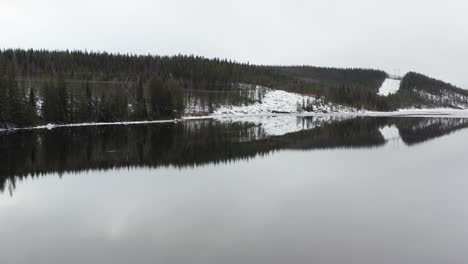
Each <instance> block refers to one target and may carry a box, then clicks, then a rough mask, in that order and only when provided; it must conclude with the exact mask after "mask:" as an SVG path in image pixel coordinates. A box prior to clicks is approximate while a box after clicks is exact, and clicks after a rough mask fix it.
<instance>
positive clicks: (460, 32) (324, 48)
mask: <svg viewBox="0 0 468 264" xmlns="http://www.w3.org/2000/svg"><path fill="white" fill-rule="evenodd" d="M467 10H468V3H467V2H466V0H444V1H441V0H440V1H433V0H429V1H427V0H426V1H423V0H413V1H410V0H392V1H378V0H354V1H351V0H347V1H346V0H312V1H300V0H287V1H280V0H236V1H223V0H164V1H162V0H132V1H128V0H79V1H78V0H73V1H65V0H43V1H37V0H0V12H1V15H0V25H1V27H0V36H1V38H0V47H1V48H36V49H38V48H41V49H42V48H45V49H81V50H83V49H87V50H95V51H112V52H122V53H127V52H129V53H138V54H147V53H152V54H160V55H171V54H178V53H182V54H197V55H203V56H206V57H221V58H230V59H235V60H237V61H249V62H251V63H256V64H309V65H316V66H334V67H369V68H378V69H383V70H386V71H387V72H389V73H393V72H394V71H395V69H400V71H401V72H405V71H407V70H413V71H418V72H421V73H425V74H427V75H430V76H433V77H437V78H440V79H443V80H445V81H448V82H451V83H454V84H456V85H459V86H462V87H464V88H467V89H468V74H466V73H467V70H466V69H467V68H468V67H467V65H468V62H467V60H468V18H467V17H466V15H467Z"/></svg>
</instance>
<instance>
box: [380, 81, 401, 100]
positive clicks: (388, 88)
mask: <svg viewBox="0 0 468 264" xmlns="http://www.w3.org/2000/svg"><path fill="white" fill-rule="evenodd" d="M400 83H401V81H400V80H398V79H390V78H387V79H385V81H384V82H383V83H382V86H381V87H380V88H379V93H378V95H382V96H389V95H391V94H395V93H397V92H398V90H399V89H400Z"/></svg>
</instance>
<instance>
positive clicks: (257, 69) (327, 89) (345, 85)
mask: <svg viewBox="0 0 468 264" xmlns="http://www.w3.org/2000/svg"><path fill="white" fill-rule="evenodd" d="M386 77H387V74H386V73H385V72H383V71H380V70H372V69H337V68H325V67H312V66H279V65H278V66H264V65H252V64H250V63H239V62H235V61H231V60H221V59H216V58H214V59H208V58H204V57H200V56H186V55H176V56H155V55H134V54H112V53H106V52H88V51H47V50H23V49H7V50H1V51H0V129H1V128H11V127H27V126H35V125H45V124H48V123H53V124H66V123H89V122H115V121H139V120H158V119H173V118H178V117H181V116H183V115H184V114H187V113H189V114H191V115H206V114H209V113H210V112H212V111H213V110H214V109H215V108H216V107H217V106H220V105H243V104H248V103H253V102H255V101H257V100H259V99H258V98H259V97H258V95H256V94H254V90H255V89H252V88H253V87H255V86H256V85H260V86H263V87H269V88H272V89H280V90H285V91H290V92H296V93H300V94H303V95H310V96H316V97H319V98H322V99H323V100H324V101H325V102H333V103H336V104H340V105H344V106H351V107H354V108H357V109H367V110H380V111H388V110H395V109H397V108H399V107H402V106H411V105H413V103H414V102H418V103H419V105H421V106H423V105H427V104H431V102H430V101H431V100H429V99H431V98H429V99H427V100H423V99H421V97H422V96H421V94H420V92H419V93H418V92H415V89H413V88H414V87H418V88H420V87H424V89H425V90H424V91H426V90H427V91H429V92H431V91H432V90H434V89H437V87H448V88H447V89H449V90H448V91H456V92H460V90H461V89H459V88H456V87H452V86H450V85H449V84H445V83H443V82H440V81H437V80H434V79H430V78H428V77H425V76H423V75H418V74H415V73H410V74H407V75H406V76H405V77H404V79H403V81H402V89H401V90H402V91H401V92H399V93H397V94H395V95H392V96H388V97H383V96H379V95H377V92H378V89H379V87H380V86H381V84H382V83H383V81H384V80H385V78H386ZM441 85H442V86H441ZM411 87H413V88H411ZM431 87H432V88H431ZM439 92H440V91H439ZM463 92H465V94H467V92H466V91H463ZM456 100H458V99H457V98H449V99H447V100H446V102H445V103H443V105H447V104H450V103H451V102H454V101H456ZM432 101H434V100H432ZM441 104H442V103H441Z"/></svg>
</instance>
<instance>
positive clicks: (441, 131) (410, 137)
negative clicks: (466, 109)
mask: <svg viewBox="0 0 468 264" xmlns="http://www.w3.org/2000/svg"><path fill="white" fill-rule="evenodd" d="M396 126H397V127H398V130H399V131H400V136H401V139H402V140H403V142H405V143H406V144H407V145H410V146H411V145H414V144H418V143H422V142H426V141H428V140H431V139H434V138H438V137H440V136H443V135H447V134H450V133H451V132H454V131H456V130H459V129H463V128H467V127H468V119H466V118H443V117H437V118H419V117H417V118H398V119H397V122H396Z"/></svg>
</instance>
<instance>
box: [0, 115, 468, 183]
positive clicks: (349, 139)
mask: <svg viewBox="0 0 468 264" xmlns="http://www.w3.org/2000/svg"><path fill="white" fill-rule="evenodd" d="M291 122H293V123H292V124H295V125H296V127H295V128H294V129H292V130H291V128H290V126H291ZM278 124H281V122H280V123H278ZM286 124H287V126H288V128H286V129H285V130H284V131H282V132H286V133H282V132H281V133H276V132H278V131H279V130H278V129H277V128H275V129H274V130H271V127H270V128H268V125H269V124H268V122H266V121H265V120H262V121H261V122H258V121H252V120H250V121H248V120H238V121H235V120H229V121H226V120H224V121H219V120H197V121H186V122H181V123H164V124H152V125H134V126H101V127H75V128H59V129H54V130H51V131H47V130H36V131H32V130H31V131H19V132H17V133H13V134H10V135H3V136H0V189H5V185H6V182H7V180H9V182H10V184H12V186H14V183H15V181H16V180H18V179H21V178H22V177H24V176H27V175H33V176H37V175H42V174H45V173H59V174H61V173H65V172H78V171H84V170H107V169H113V168H126V167H151V168H156V167H161V166H176V167H193V166H198V165H203V164H217V163H222V162H232V161H237V160H244V159H250V158H254V157H256V156H259V155H268V154H269V153H271V152H273V151H277V150H285V149H290V150H312V149H326V148H363V147H378V146H382V145H384V144H385V142H386V140H385V139H384V136H383V135H382V133H381V128H382V127H385V126H388V125H392V126H396V127H397V128H398V130H399V132H400V134H401V137H402V139H403V141H404V142H405V143H406V144H408V145H412V144H415V143H419V142H424V141H427V140H429V139H433V138H436V137H439V136H442V135H444V134H447V133H450V132H452V131H454V130H456V129H460V128H465V127H468V120H465V119H444V118H433V119H425V118H370V117H358V118H323V117H320V118H317V117H294V120H292V121H291V120H290V121H288V122H286ZM271 131H275V133H273V134H272V133H271Z"/></svg>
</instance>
